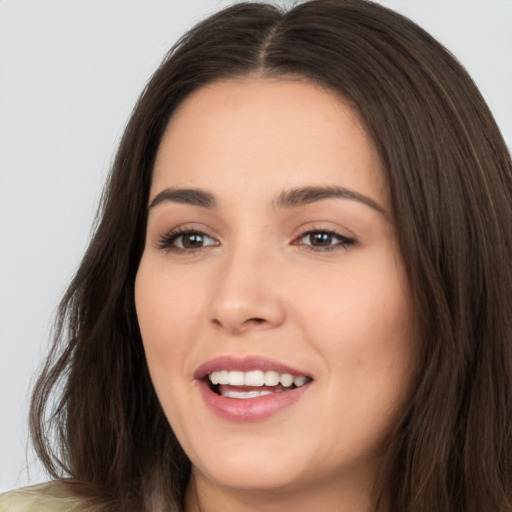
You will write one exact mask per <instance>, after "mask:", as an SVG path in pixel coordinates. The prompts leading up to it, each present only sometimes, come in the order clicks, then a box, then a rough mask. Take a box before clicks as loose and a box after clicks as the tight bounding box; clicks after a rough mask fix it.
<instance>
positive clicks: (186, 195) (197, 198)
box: [149, 188, 217, 209]
mask: <svg viewBox="0 0 512 512" xmlns="http://www.w3.org/2000/svg"><path fill="white" fill-rule="evenodd" d="M165 201H170V202H172V203H181V204H190V205H192V206H199V207H201V208H210V209H212V208H216V206H217V201H216V200H215V197H214V196H213V194H211V193H210V192H206V191H205V190H201V189H197V188H166V189H164V190H162V191H161V192H159V193H158V194H157V195H156V196H155V197H154V198H153V200H152V201H151V203H149V208H150V209H151V208H154V207H155V206H157V205H159V204H161V203H163V202H165Z"/></svg>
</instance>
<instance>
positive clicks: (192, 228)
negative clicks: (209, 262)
mask: <svg viewBox="0 0 512 512" xmlns="http://www.w3.org/2000/svg"><path fill="white" fill-rule="evenodd" d="M189 234H196V235H200V236H202V237H204V238H208V239H210V240H212V241H213V243H209V244H207V245H202V246H199V247H190V248H186V247H179V246H177V245H173V242H175V241H176V240H177V239H178V238H180V237H183V236H185V235H189ZM154 245H155V248H156V249H160V250H166V251H171V252H176V253H180V252H181V253H193V252H195V251H198V250H201V249H207V248H209V247H214V246H218V245H220V242H219V241H218V240H217V239H216V238H215V237H214V236H212V235H210V234H208V233H207V230H206V229H204V228H202V229H201V228H198V227H197V225H180V226H176V227H175V228H172V229H170V230H168V231H165V232H164V233H163V234H162V235H159V236H158V237H157V240H156V241H155V244H154Z"/></svg>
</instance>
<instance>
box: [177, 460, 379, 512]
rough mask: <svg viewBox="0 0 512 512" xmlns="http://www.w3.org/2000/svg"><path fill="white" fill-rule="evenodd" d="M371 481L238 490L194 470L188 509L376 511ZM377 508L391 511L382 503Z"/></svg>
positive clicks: (205, 511) (197, 511)
mask: <svg viewBox="0 0 512 512" xmlns="http://www.w3.org/2000/svg"><path fill="white" fill-rule="evenodd" d="M372 491H373V483H372V482H366V483H365V482H356V481H354V479H352V481H351V482H350V483H348V482H346V483H345V485H343V484H340V482H339V481H336V482H334V481H333V482H323V483H322V484H319V483H318V482H317V483H314V484H312V485H311V486H309V487H308V488H300V489H285V490H275V489H272V490H257V491H255V490H239V489H232V488H229V487H223V486H220V485H216V484H215V483H212V482H210V481H208V480H207V479H205V478H204V477H202V475H201V474H199V472H198V471H197V470H195V469H193V471H192V475H191V478H190V481H189V484H188V486H187V491H186V496H185V512H256V511H258V512H281V511H282V510H289V511H293V512H311V510H321V511H322V512H376V510H377V509H376V507H375V500H374V498H373V492H372ZM378 510H379V511H381V512H385V511H387V510H388V508H387V507H386V506H383V505H382V503H381V504H380V506H379V507H378Z"/></svg>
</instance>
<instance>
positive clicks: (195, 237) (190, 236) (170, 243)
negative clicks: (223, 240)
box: [157, 231, 219, 251]
mask: <svg viewBox="0 0 512 512" xmlns="http://www.w3.org/2000/svg"><path fill="white" fill-rule="evenodd" d="M212 245H219V243H218V242H217V241H216V240H214V239H213V238H212V237H210V236H208V235H207V234H205V233H202V232H201V231H179V232H174V233H169V234H168V235H165V236H164V237H163V238H162V239H161V240H160V241H159V243H158V246H157V247H158V248H159V249H167V250H175V251H193V250H197V249H202V248H204V247H208V246H212Z"/></svg>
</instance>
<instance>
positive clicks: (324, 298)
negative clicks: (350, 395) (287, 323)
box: [300, 262, 415, 394]
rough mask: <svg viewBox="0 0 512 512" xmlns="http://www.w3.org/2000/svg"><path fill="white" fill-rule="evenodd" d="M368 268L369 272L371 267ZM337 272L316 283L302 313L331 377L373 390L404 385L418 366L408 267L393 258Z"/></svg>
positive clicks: (306, 326) (304, 328)
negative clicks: (317, 284)
mask: <svg viewBox="0 0 512 512" xmlns="http://www.w3.org/2000/svg"><path fill="white" fill-rule="evenodd" d="M369 269H370V270H369ZM351 270H352V271H351V272H350V273H348V272H347V274H343V273H339V272H338V273H337V274H335V273H333V276H331V278H330V279H328V280H325V281H323V282H322V283H319V284H320V286H312V287H311V288H310V289H309V290H308V295H307V301H306V300H304V301H303V304H302V313H301V314H300V318H301V322H302V326H303V330H305V331H306V332H308V335H309V337H310V340H311V343H312V344H314V345H315V346H316V349H317V350H318V351H319V352H322V355H323V358H324V360H325V361H326V363H327V365H328V367H329V371H328V372H327V374H328V375H330V376H332V378H333V379H337V380H342V381H343V386H344V387H346V388H352V389H354V392H356V389H357V388H358V387H359V390H360V391H359V392H358V393H359V394H362V393H364V391H365V390H368V391H369V392H370V390H371V391H372V392H373V393H375V392H376V390H377V389H378V388H379V387H383V388H385V387H386V383H389V387H390V394H391V389H392V388H393V389H396V388H399V389H401V388H406V387H407V386H406V384H407V383H408V382H409V381H410V373H411V368H412V367H413V366H414V365H413V361H414V354H415V335H414V328H413V324H414V322H413V310H412V297H411V295H410V292H409V288H408V285H407V279H406V277H405V272H404V270H403V269H402V268H401V267H400V266H398V265H396V264H395V263H393V264H391V262H390V263H389V264H387V265H385V267H384V268H380V267H379V268H377V267H376V266H374V267H373V271H372V266H371V265H368V264H364V265H362V266H361V269H360V270H361V271H357V268H354V267H352V268H351Z"/></svg>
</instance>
